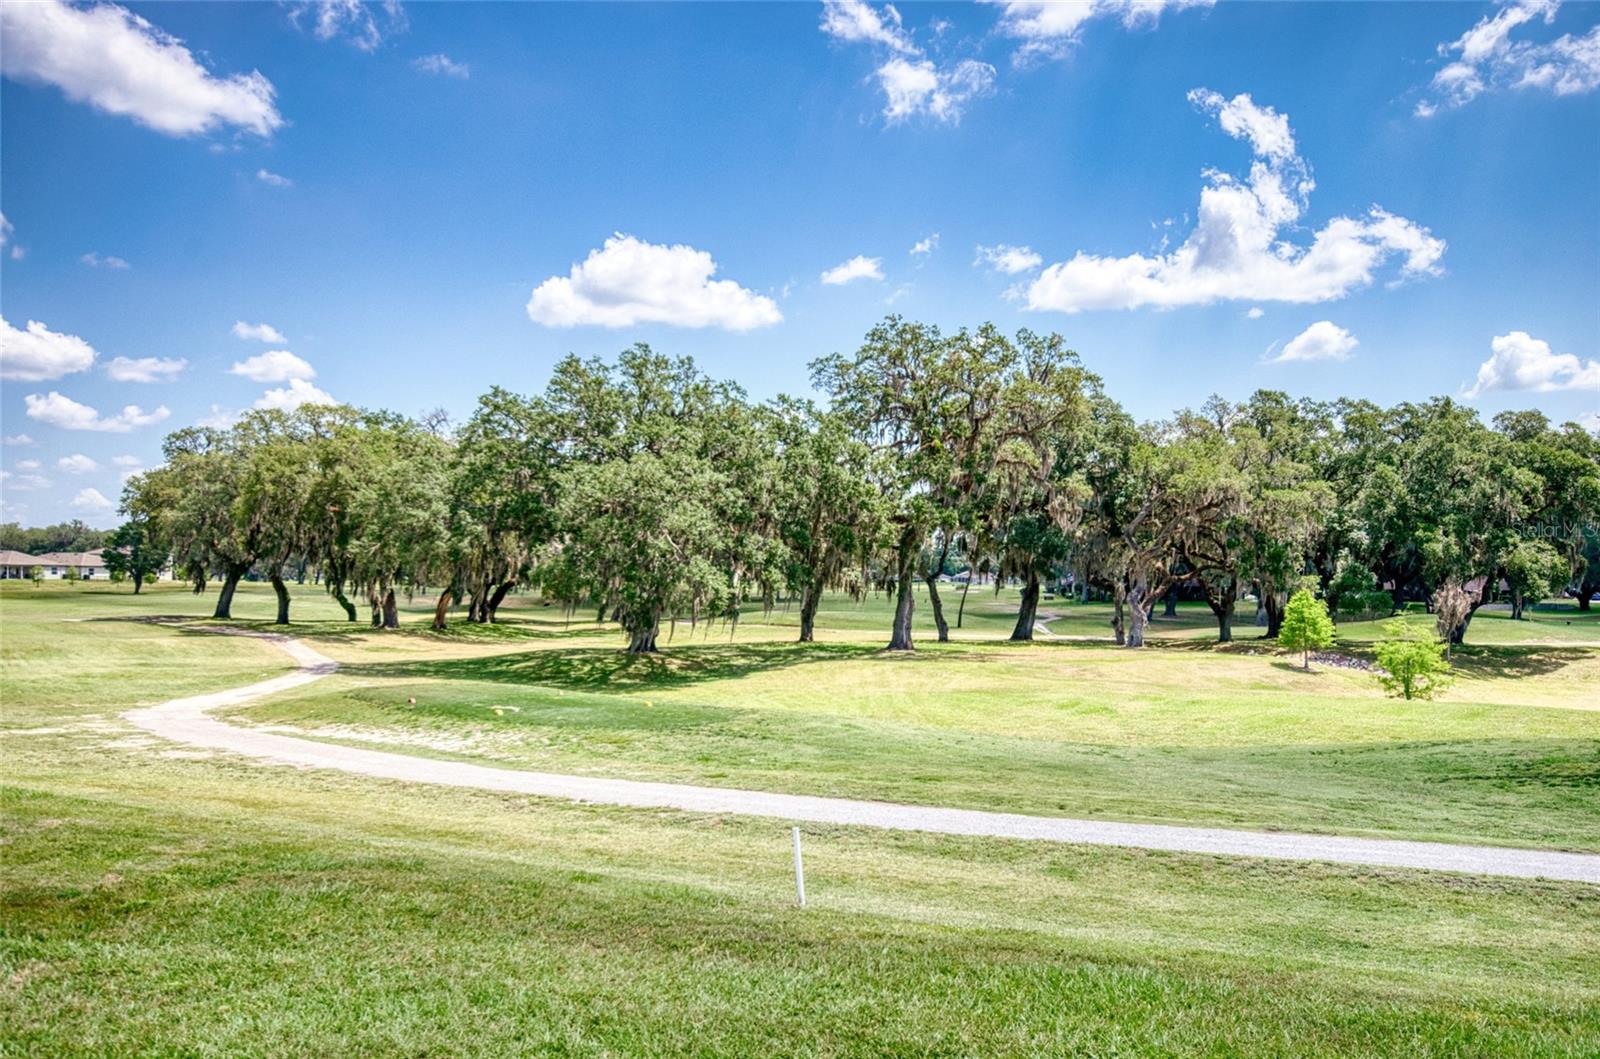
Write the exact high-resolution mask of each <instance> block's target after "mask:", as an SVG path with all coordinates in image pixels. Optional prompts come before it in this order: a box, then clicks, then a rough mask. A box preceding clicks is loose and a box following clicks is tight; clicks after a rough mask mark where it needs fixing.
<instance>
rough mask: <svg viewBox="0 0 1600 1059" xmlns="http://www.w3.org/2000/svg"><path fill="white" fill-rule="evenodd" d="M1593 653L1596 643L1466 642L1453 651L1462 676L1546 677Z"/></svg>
mask: <svg viewBox="0 0 1600 1059" xmlns="http://www.w3.org/2000/svg"><path fill="white" fill-rule="evenodd" d="M1592 657H1594V648H1592V647H1582V646H1573V647H1544V646H1541V647H1496V646H1481V647H1480V646H1477V645H1474V644H1465V645H1462V646H1459V647H1456V648H1455V649H1454V650H1452V651H1451V652H1450V665H1451V667H1452V668H1453V669H1454V670H1455V673H1456V676H1457V677H1459V678H1462V679H1466V680H1494V679H1497V678H1505V677H1542V676H1546V675H1548V674H1550V673H1555V672H1558V671H1560V670H1561V669H1564V668H1566V667H1567V666H1569V665H1572V664H1573V663H1575V662H1579V661H1582V660H1583V659H1585V658H1592Z"/></svg>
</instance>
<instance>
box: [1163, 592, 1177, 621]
mask: <svg viewBox="0 0 1600 1059" xmlns="http://www.w3.org/2000/svg"><path fill="white" fill-rule="evenodd" d="M1166 602H1167V609H1166V610H1164V611H1162V612H1161V616H1162V617H1163V618H1176V617H1177V616H1178V586H1177V585H1173V586H1172V587H1171V588H1169V589H1167V595H1166Z"/></svg>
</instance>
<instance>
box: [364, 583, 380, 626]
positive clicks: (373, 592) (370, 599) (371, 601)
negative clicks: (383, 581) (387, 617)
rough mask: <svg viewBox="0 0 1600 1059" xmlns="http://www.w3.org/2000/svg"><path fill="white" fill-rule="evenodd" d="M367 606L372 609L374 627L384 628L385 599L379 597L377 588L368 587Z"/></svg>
mask: <svg viewBox="0 0 1600 1059" xmlns="http://www.w3.org/2000/svg"><path fill="white" fill-rule="evenodd" d="M367 605H368V606H369V607H371V608H372V627H373V628H374V629H381V628H383V597H382V596H380V595H378V589H377V587H376V586H371V585H369V586H368V587H367Z"/></svg>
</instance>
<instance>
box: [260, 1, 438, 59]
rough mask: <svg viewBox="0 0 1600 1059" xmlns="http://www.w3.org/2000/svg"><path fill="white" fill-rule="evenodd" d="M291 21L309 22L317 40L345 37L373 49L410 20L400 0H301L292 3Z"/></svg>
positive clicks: (292, 22) (352, 42)
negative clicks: (374, 0) (371, 1)
mask: <svg viewBox="0 0 1600 1059" xmlns="http://www.w3.org/2000/svg"><path fill="white" fill-rule="evenodd" d="M380 14H381V15H382V18H381V19H380V18H379V15H380ZM289 22H290V23H291V24H292V25H294V26H295V27H296V28H302V24H303V23H304V24H309V25H310V28H311V33H312V35H313V36H314V37H316V38H317V39H318V40H335V39H343V40H345V41H348V42H349V43H350V44H351V45H352V46H354V47H356V48H359V49H361V50H362V51H372V50H373V49H375V48H376V47H377V46H378V45H380V44H382V43H383V39H384V37H386V36H388V35H390V34H392V33H399V32H402V31H404V30H405V29H406V28H407V25H408V22H409V20H408V19H407V18H406V12H405V8H404V7H403V6H402V5H401V3H400V0H382V3H366V2H364V0H302V2H298V3H292V4H290V5H289ZM380 22H381V23H382V24H381V25H380Z"/></svg>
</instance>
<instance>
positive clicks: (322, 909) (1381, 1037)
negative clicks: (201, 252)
mask: <svg viewBox="0 0 1600 1059" xmlns="http://www.w3.org/2000/svg"><path fill="white" fill-rule="evenodd" d="M210 603H211V599H210V598H209V597H206V598H196V597H194V596H192V595H190V594H188V593H187V592H184V591H182V590H180V589H175V588H170V587H166V586H162V587H161V588H160V589H159V590H157V591H152V592H150V593H147V594H146V595H144V596H141V597H139V598H138V599H137V600H135V599H134V597H132V596H131V594H130V593H128V591H127V590H126V589H112V588H109V587H106V586H66V585H50V586H47V587H46V588H45V589H43V590H33V589H31V588H21V589H19V588H17V587H16V586H12V585H5V586H0V685H3V709H0V754H3V760H0V764H3V768H0V773H3V777H0V779H3V785H4V786H3V797H4V800H3V802H0V836H3V844H0V883H3V893H0V902H3V905H0V1049H3V1051H4V1053H5V1054H7V1055H12V1054H15V1055H96V1056H99V1055H120V1054H128V1055H132V1054H141V1055H143V1054H159V1055H167V1054H183V1055H216V1056H234V1055H284V1056H289V1055H333V1054H338V1055H394V1054H407V1055H484V1056H489V1055H504V1054H541V1055H542V1054H549V1055H597V1056H598V1055H681V1054H693V1055H704V1056H723V1055H726V1056H744V1055H765V1054H794V1055H815V1056H832V1055H885V1056H888V1055H895V1056H900V1055H926V1056H945V1055H949V1056H960V1055H1019V1056H1021V1055H1030V1056H1031V1055H1041V1054H1090V1055H1108V1056H1109V1055H1117V1056H1123V1055H1127V1056H1180V1055H1182V1056H1187V1055H1197V1054H1201V1055H1240V1056H1350V1055H1394V1054H1405V1055H1421V1056H1469V1055H1471V1056H1476V1055H1485V1056H1487V1055H1519V1056H1520V1055H1568V1056H1588V1055H1593V1054H1596V1053H1597V1052H1600V978H1597V976H1596V975H1595V973H1594V972H1595V959H1594V955H1593V954H1594V953H1595V952H1596V951H1600V890H1597V889H1596V888H1595V887H1592V886H1584V885H1582V884H1555V883H1540V882H1529V881H1518V880H1498V879H1482V878H1471V877H1463V876H1451V875H1445V874H1433V873H1423V872H1407V871H1395V870H1380V869H1371V870H1366V869H1359V868H1351V867H1338V866H1327V865H1302V864H1288V863H1273V862H1260V861H1251V860H1236V859H1228V858H1217V857H1203V856H1188V855H1177V854H1161V853H1151V852H1140V851H1119V850H1112V849H1097V848H1087V847H1085V848H1075V847H1059V846H1046V845H1038V844H1028V843H1017V842H1001V841H990V840H977V839H962V838H954V837H941V836H927V835H913V834H890V833H881V832H872V831H864V830H856V829H849V828H812V829H808V833H807V838H806V843H807V867H808V879H807V882H808V891H809V896H810V898H811V906H810V907H808V908H807V909H805V910H799V909H796V908H793V907H792V880H791V877H790V875H789V870H790V866H789V862H788V846H787V842H788V835H787V828H785V827H784V826H783V825H782V824H781V823H780V822H772V821H752V820H743V819H737V818H719V817H709V816H696V815H694V814H686V813H673V812H641V811H633V810H623V809H612V808H598V807H586V806H577V805H569V804H565V803H556V802H547V801H541V800H537V799H531V798H525V797H512V796H497V795H491V794H487V793H475V792H470V791H461V790H450V789H432V788H423V787H407V786H404V785H400V784H395V783H389V782H384V781H375V780H363V779H360V778H357V777H351V776H345V775H338V774H324V773H317V772H307V771H299V770H292V769H282V768H272V767H269V766H263V765H257V764H250V763H243V762H239V761H236V760H233V759H229V758H227V757H223V756H211V755H208V754H206V753H205V752H200V751H191V750H186V749H183V748H180V747H174V746H170V745H168V744H164V743H161V742H159V741H157V740H154V739H151V738H148V737H146V736H144V735H143V733H139V732H137V731H135V730H133V729H131V728H130V727H129V726H127V725H125V724H124V723H123V722H121V721H120V719H119V715H120V713H121V711H122V710H124V709H127V708H129V707H130V706H133V705H137V704H140V703H147V702H155V701H160V700H162V699H165V698H169V697H172V696H173V695H176V694H182V693H189V692H194V691H198V690H203V689H207V688H218V687H227V686H232V685H234V684H241V683H245V682H246V681H249V680H254V679H260V678H261V677H263V676H267V675H271V674H272V673H275V672H281V671H283V670H284V669H285V668H286V667H287V666H286V662H285V661H284V660H283V658H282V656H281V655H279V654H277V653H276V652H274V651H273V650H272V649H271V648H270V647H267V646H265V645H263V644H259V643H253V642H250V641H246V640H240V639H236V638H229V637H221V636H212V635H204V634H199V633H195V632H192V631H184V630H182V629H180V628H175V627H173V626H171V625H169V624H161V623H153V622H149V621H144V620H133V619H145V618H149V617H153V616H174V617H183V616H188V617H191V618H193V617H197V616H203V615H205V614H208V613H209V607H210ZM1011 604H1012V599H1009V598H1008V597H1007V596H1006V595H1002V596H1001V597H999V598H995V597H993V596H992V595H990V594H989V593H987V592H985V593H984V598H983V599H982V600H980V598H979V591H978V590H977V589H974V591H973V593H972V595H971V597H970V598H969V599H968V602H967V608H968V609H967V614H966V621H965V622H964V628H963V630H962V635H963V636H964V637H970V638H971V639H973V640H976V639H979V638H984V639H1002V638H1003V637H1004V636H1005V635H1007V634H1008V633H1009V631H1010V622H1009V619H1008V618H1007V608H1008V607H1009V606H1010V605H1011ZM947 605H948V606H949V608H950V611H951V613H952V615H953V613H954V601H953V600H952V601H947ZM422 606H423V602H422V601H419V602H418V604H417V606H416V607H415V608H412V609H410V610H408V612H407V615H406V620H407V622H408V626H409V627H408V628H406V629H404V630H401V631H400V632H398V633H388V634H385V633H382V632H373V631H370V630H368V629H366V628H364V627H361V626H356V627H351V626H349V625H346V624H345V623H343V622H342V621H338V620H336V619H337V618H338V617H339V613H338V611H337V609H336V608H335V607H333V606H332V605H331V603H329V602H328V601H326V600H325V599H323V598H322V597H321V596H320V595H319V594H318V593H316V592H315V591H314V590H312V589H309V588H307V589H305V590H302V592H301V593H299V594H298V595H297V600H296V604H295V608H296V611H295V616H296V618H297V620H298V619H304V620H303V622H299V623H297V626H296V627H295V628H294V629H292V630H291V631H293V632H295V633H296V634H297V635H304V636H307V637H308V638H310V639H312V640H313V641H314V642H316V644H317V646H318V648H319V649H321V650H324V651H326V652H327V653H330V654H332V655H334V656H335V657H338V658H339V659H340V660H341V662H342V663H343V664H344V667H345V668H344V670H343V671H342V672H341V673H340V674H339V675H337V676H335V677H332V678H329V679H328V680H325V681H323V682H321V683H319V684H317V685H315V686H312V687H310V688H307V689H304V690H303V691H301V692H299V693H294V694H291V695H289V696H286V697H283V698H281V699H277V700H271V701H268V702H266V703H262V704H259V705H257V706H254V707H251V708H248V709H245V710H243V711H241V712H240V713H239V715H238V716H237V717H236V718H235V719H236V720H237V721H239V722H241V723H257V724H280V725H291V726H294V727H297V728H301V729H305V730H308V731H311V732H314V733H316V734H318V736H319V737H322V738H338V739H347V740H354V741H361V742H370V743H375V744H381V745H388V746H395V745H400V746H403V747H409V748H411V750H412V751H413V752H416V753H425V754H447V755H455V756H471V757H475V758H483V759H489V760H494V761H504V762H512V763H518V764H526V765H533V766H538V767H545V768H554V769H569V770H574V771H579V770H581V771H593V772H605V773H613V774H617V775H631V776H642V777H657V776H659V777H671V778H685V779H696V780H700V781H703V782H711V783H722V784H729V785H749V786H757V787H764V788H769V789H784V790H803V791H814V792H819V793H850V794H869V795H874V796H881V797H893V798H902V799H907V800H914V801H939V802H947V803H950V804H963V805H973V806H982V807H990V808H1010V809H1023V810H1027V811H1037V812H1045V813H1057V814H1063V815H1065V814H1071V815H1089V814H1094V813H1100V814H1103V815H1107V816H1115V817H1126V818H1135V819H1155V820H1183V821H1196V822H1208V823H1223V824H1228V825H1258V824H1259V825H1263V826H1280V827H1286V828H1297V829H1318V828H1320V829H1327V830H1337V831H1342V832H1350V833H1374V834H1396V835H1416V836H1427V837H1436V838H1446V839H1454V840H1462V841H1494V842H1507V843H1519V842H1522V843H1535V844H1541V845H1543V844H1548V845H1560V846H1565V847H1569V848H1579V849H1600V812H1597V809H1600V798H1597V795H1600V710H1597V709H1596V708H1595V707H1596V705H1597V703H1596V702H1594V701H1592V700H1593V699H1594V695H1593V694H1592V691H1591V690H1590V689H1592V688H1593V687H1594V686H1600V679H1597V678H1600V648H1597V647H1596V646H1595V645H1596V644H1600V626H1596V625H1595V624H1593V621H1592V619H1590V620H1586V621H1578V620H1575V621H1574V624H1573V625H1572V626H1567V625H1565V624H1564V622H1565V620H1567V619H1566V618H1562V617H1557V618H1553V619H1550V620H1549V621H1545V620H1540V621H1538V622H1531V623H1512V622H1510V621H1509V620H1507V619H1502V618H1490V617H1489V616H1488V615H1482V616H1480V618H1479V619H1478V621H1476V622H1475V623H1474V625H1473V633H1474V636H1473V637H1472V639H1476V638H1478V634H1479V631H1480V629H1483V630H1484V632H1483V633H1482V644H1481V645H1479V646H1474V647H1472V648H1470V649H1468V650H1466V651H1464V652H1462V656H1463V657H1462V658H1461V661H1462V669H1463V675H1462V679H1461V680H1459V681H1458V683H1457V684H1456V685H1455V687H1454V688H1452V689H1451V691H1450V692H1449V693H1448V694H1447V696H1446V697H1445V698H1444V699H1443V700H1441V701H1439V702H1434V703H1399V702H1395V701H1394V700H1388V699H1384V698H1383V697H1382V696H1381V695H1380V694H1379V693H1378V692H1377V691H1376V689H1375V687H1374V685H1373V684H1372V682H1371V678H1370V677H1368V676H1366V675H1364V674H1361V673H1358V672H1353V671H1349V670H1343V669H1332V668H1327V669H1318V670H1315V671H1313V672H1312V673H1311V674H1309V675H1308V674H1304V673H1300V672H1298V671H1297V670H1296V669H1295V668H1294V666H1293V665H1291V664H1289V663H1288V662H1287V661H1286V660H1284V659H1282V658H1280V657H1278V656H1277V655H1276V654H1274V653H1270V652H1269V651H1268V650H1267V649H1266V648H1265V647H1263V646H1260V645H1254V644H1251V643H1249V642H1241V643H1239V644H1236V645H1235V646H1234V647H1233V648H1231V649H1228V650H1219V649H1216V648H1214V647H1211V646H1207V645H1206V643H1205V640H1206V638H1207V636H1208V635H1209V633H1210V624H1209V614H1208V613H1207V612H1205V611H1204V609H1203V608H1199V609H1194V608H1185V609H1184V614H1183V617H1182V619H1181V620H1179V621H1177V622H1170V623H1168V624H1167V625H1166V626H1164V627H1163V626H1162V623H1160V622H1158V623H1157V625H1158V628H1159V629H1160V631H1159V633H1158V637H1159V641H1160V642H1159V643H1158V644H1157V645H1156V646H1154V647H1153V648H1152V649H1150V650H1148V651H1146V652H1144V653H1142V654H1135V653H1131V652H1125V651H1117V650H1115V649H1112V648H1108V647H1104V646H1099V645H1095V644H1086V643H1081V642H1077V641H1071V640H1066V639H1064V637H1065V636H1069V635H1078V633H1077V632H1076V631H1075V629H1076V628H1077V627H1083V628H1089V627H1091V626H1095V625H1097V624H1098V628H1096V629H1095V630H1094V632H1086V633H1084V634H1083V635H1103V631H1104V625H1103V619H1104V617H1105V611H1104V609H1103V608H1102V609H1099V610H1096V608H1094V607H1092V606H1090V607H1081V608H1073V606H1072V605H1070V604H1060V605H1056V604H1055V602H1054V601H1052V602H1051V603H1048V604H1046V606H1045V609H1047V610H1049V609H1051V607H1052V606H1055V609H1056V610H1057V611H1061V612H1065V611H1068V610H1071V612H1072V613H1071V616H1070V620H1066V621H1063V620H1061V619H1055V620H1052V621H1050V622H1048V623H1047V624H1048V625H1049V627H1050V629H1051V630H1052V631H1056V632H1057V634H1058V636H1059V637H1063V639H1060V640H1058V641H1057V642H1047V641H1043V640H1041V641H1040V642H1038V643H1036V644H1034V645H1032V646H1013V645H1008V644H1003V643H984V642H970V640H969V641H968V642H960V643H956V644H952V645H947V646H945V647H934V646H932V645H929V646H928V648H927V649H926V650H923V651H920V652H919V653H918V654H917V655H916V656H915V657H912V658H888V657H885V656H882V655H881V654H879V652H878V651H877V646H878V645H879V642H880V641H881V640H882V638H883V636H882V633H883V628H884V625H885V622H884V621H883V620H881V619H883V618H884V617H885V616H886V608H884V607H883V605H882V603H881V602H879V601H869V602H867V603H865V604H861V605H856V604H853V603H850V602H849V601H830V605H829V606H828V607H827V608H826V609H825V611H824V612H823V615H822V617H821V619H820V621H821V624H822V628H823V642H822V643H819V644H817V645H815V646H813V647H809V648H800V647H797V646H793V645H790V644H788V643H787V642H786V641H787V640H788V639H789V638H790V637H791V636H792V635H793V631H794V630H793V627H792V626H793V624H794V622H793V621H791V620H790V616H786V615H784V614H783V613H782V612H781V611H779V612H774V613H773V614H772V615H768V616H764V617H763V616H759V615H752V616H747V618H746V620H745V621H743V622H741V624H740V627H739V628H738V630H737V631H735V632H734V633H733V635H732V637H731V638H730V636H729V629H728V628H727V627H726V626H716V627H713V628H711V629H710V630H709V631H708V630H706V629H704V628H702V629H700V630H698V631H697V632H696V633H695V634H694V637H693V639H692V642H691V639H690V636H689V632H688V630H687V629H680V630H678V633H677V635H676V636H675V637H674V641H673V644H672V645H671V648H670V650H669V651H668V653H667V654H666V655H665V656H664V657H662V658H660V659H642V660H627V659H624V658H621V657H620V656H619V654H618V651H617V647H618V638H617V637H616V636H615V635H614V634H613V633H611V632H609V631H607V630H601V629H598V628H596V627H595V626H594V625H592V624H590V623H588V622H587V621H583V620H574V621H573V622H571V623H570V624H569V623H568V622H567V621H566V620H565V616H564V615H561V614H560V613H558V612H556V609H555V608H544V607H540V606H538V605H537V603H536V602H534V601H528V600H518V601H516V603H515V604H514V605H513V606H512V607H511V608H508V610H506V611H505V612H503V613H504V614H505V615H506V617H507V619H508V620H507V622H506V623H505V624H503V625H500V626H496V627H492V628H462V629H458V630H456V631H453V632H452V633H450V634H448V635H445V636H435V635H432V634H429V633H427V632H426V631H425V630H424V629H423V628H421V627H420V626H421V625H423V624H424V619H423V616H422ZM237 613H238V614H239V615H240V617H241V618H242V619H244V622H245V623H256V622H265V621H266V620H267V619H269V618H270V616H271V613H272V597H271V593H270V591H267V590H265V589H264V587H263V586H254V585H252V586H246V589H245V590H244V591H242V592H241V596H240V600H239V603H238V606H237ZM583 617H585V618H587V617H592V615H585V616H583ZM919 617H926V608H925V607H924V608H922V612H921V614H919ZM101 618H113V619H117V620H85V619H101ZM1486 619H1487V620H1486ZM1558 622H1560V623H1561V624H1557V623H1558ZM1495 623H1498V625H1496V624H1495ZM1524 625H1526V626H1527V627H1528V628H1527V629H1523V628H1520V627H1515V626H1524ZM1500 626H1511V627H1513V628H1511V629H1510V630H1509V632H1507V633H1506V634H1505V635H1502V629H1501V628H1500ZM1574 629H1576V630H1578V631H1577V632H1574V631H1572V630H1574ZM1248 631H1249V630H1241V632H1248ZM708 632H709V635H707V633H708ZM1341 632H1342V633H1344V632H1348V633H1349V636H1348V638H1349V640H1350V641H1351V642H1352V644H1353V646H1352V647H1351V650H1352V652H1353V653H1358V654H1359V653H1360V652H1361V651H1363V650H1364V648H1363V646H1362V640H1361V638H1359V637H1358V635H1357V633H1358V632H1360V628H1359V627H1355V628H1347V629H1345V630H1341ZM930 638H931V637H930ZM1368 638H1370V637H1368ZM1511 644H1519V645H1521V646H1510V645H1511ZM413 697H414V698H416V700H417V702H416V704H415V705H414V706H413V705H411V704H409V703H407V702H406V700H407V699H408V698H413ZM493 706H500V707H502V709H501V710H500V711H499V712H498V714H497V713H496V711H494V710H493V709H491V707H493ZM507 707H515V708H514V709H508V708H507Z"/></svg>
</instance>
